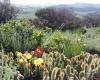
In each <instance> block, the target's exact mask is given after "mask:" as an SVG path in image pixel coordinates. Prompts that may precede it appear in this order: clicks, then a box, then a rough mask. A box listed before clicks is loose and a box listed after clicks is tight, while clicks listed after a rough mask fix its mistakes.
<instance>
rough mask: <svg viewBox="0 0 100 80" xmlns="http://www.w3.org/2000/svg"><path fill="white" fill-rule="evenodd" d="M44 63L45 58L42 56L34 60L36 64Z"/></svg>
mask: <svg viewBox="0 0 100 80" xmlns="http://www.w3.org/2000/svg"><path fill="white" fill-rule="evenodd" d="M42 63H43V59H42V58H38V59H36V60H34V64H35V66H40V65H41V64H42Z"/></svg>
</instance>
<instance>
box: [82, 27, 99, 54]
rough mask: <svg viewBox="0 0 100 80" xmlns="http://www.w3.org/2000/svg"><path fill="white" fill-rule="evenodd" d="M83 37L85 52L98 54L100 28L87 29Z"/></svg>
mask: <svg viewBox="0 0 100 80" xmlns="http://www.w3.org/2000/svg"><path fill="white" fill-rule="evenodd" d="M84 36H85V43H86V50H87V51H90V52H91V51H92V52H98V53H100V27H97V28H89V29H87V33H86V34H85V35H84Z"/></svg>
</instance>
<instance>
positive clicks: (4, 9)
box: [0, 2, 18, 23]
mask: <svg viewBox="0 0 100 80" xmlns="http://www.w3.org/2000/svg"><path fill="white" fill-rule="evenodd" d="M17 13H18V9H17V8H16V7H15V6H13V5H10V4H7V3H2V2H0V23H4V22H7V21H9V20H11V19H15V18H16V16H17Z"/></svg>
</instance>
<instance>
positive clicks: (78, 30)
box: [0, 7, 100, 80]
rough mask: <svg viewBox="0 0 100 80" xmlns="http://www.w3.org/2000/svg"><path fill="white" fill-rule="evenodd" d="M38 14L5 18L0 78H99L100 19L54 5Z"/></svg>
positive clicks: (0, 26) (0, 31)
mask: <svg viewBox="0 0 100 80" xmlns="http://www.w3.org/2000/svg"><path fill="white" fill-rule="evenodd" d="M7 10H8V9H7ZM60 10H61V11H60ZM53 13H55V14H53ZM36 15H37V19H35V20H34V21H32V20H27V19H15V20H10V19H13V18H12V17H13V15H11V16H12V17H10V18H9V19H8V18H7V17H8V16H7V17H6V16H4V19H2V18H1V22H2V21H3V22H6V20H7V22H6V23H2V24H0V73H1V74H0V80H99V79H100V57H99V56H100V27H99V24H100V23H99V18H98V17H95V16H96V15H95V16H94V15H93V16H89V18H88V17H86V18H84V19H80V18H78V17H76V16H75V15H74V14H73V13H72V12H71V11H70V10H68V9H63V8H61V9H59V10H58V9H56V11H55V8H52V7H51V8H47V9H42V10H40V11H38V12H37V13H36ZM87 16H88V15H87ZM97 16H98V15H97ZM1 17H2V16H1ZM90 17H92V18H90ZM86 21H89V22H88V24H89V25H88V24H87V22H86ZM96 21H97V22H96ZM38 22H39V23H38ZM85 22H86V23H85ZM83 23H84V24H83ZM84 26H85V27H84ZM90 53H91V54H90ZM93 54H94V55H93ZM8 74H9V75H8Z"/></svg>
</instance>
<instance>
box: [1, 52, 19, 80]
mask: <svg viewBox="0 0 100 80" xmlns="http://www.w3.org/2000/svg"><path fill="white" fill-rule="evenodd" d="M17 73H18V71H17V68H16V66H15V64H14V60H13V54H12V53H9V55H4V52H0V79H1V80H19V79H18V75H17Z"/></svg>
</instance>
